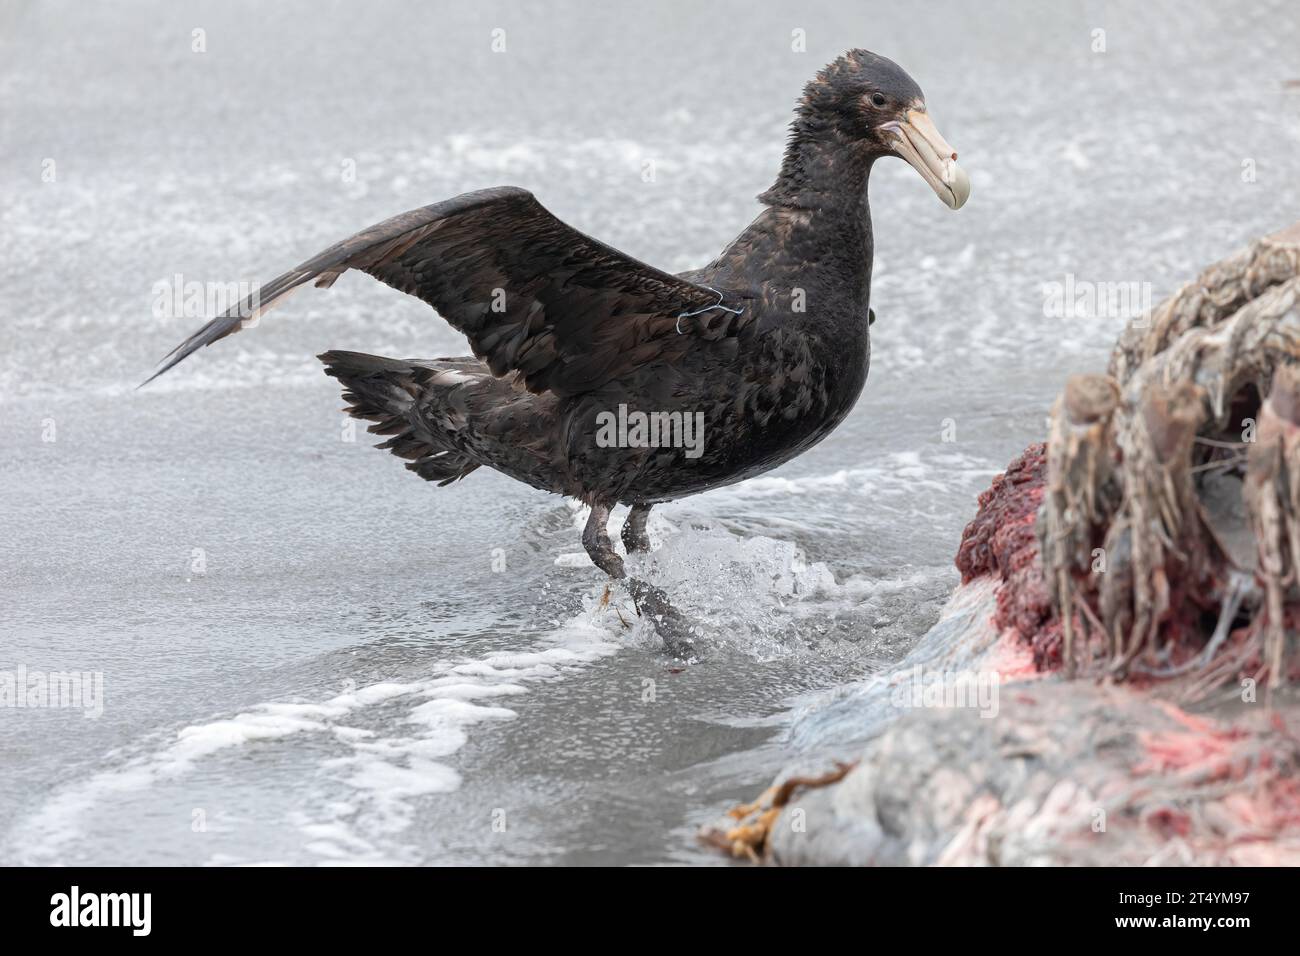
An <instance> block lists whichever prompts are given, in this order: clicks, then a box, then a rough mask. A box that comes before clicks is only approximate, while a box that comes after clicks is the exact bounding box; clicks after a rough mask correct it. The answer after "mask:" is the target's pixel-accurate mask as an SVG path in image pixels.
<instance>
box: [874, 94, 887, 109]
mask: <svg viewBox="0 0 1300 956" xmlns="http://www.w3.org/2000/svg"><path fill="white" fill-rule="evenodd" d="M871 105H872V106H874V107H876V109H880V107H882V106H884V105H885V94H884V93H872V94H871Z"/></svg>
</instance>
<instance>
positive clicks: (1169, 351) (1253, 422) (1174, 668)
mask: <svg viewBox="0 0 1300 956" xmlns="http://www.w3.org/2000/svg"><path fill="white" fill-rule="evenodd" d="M1297 364H1300V225H1297V226H1295V227H1293V228H1291V229H1289V230H1287V231H1285V232H1282V233H1278V234H1277V235H1274V236H1270V237H1268V238H1265V239H1261V240H1259V241H1258V242H1255V243H1254V244H1252V245H1251V246H1250V247H1249V248H1248V249H1246V250H1243V251H1242V252H1239V253H1237V254H1235V255H1233V256H1230V257H1229V258H1227V259H1225V260H1224V261H1222V262H1220V263H1218V264H1216V265H1214V266H1211V267H1210V268H1209V269H1207V270H1205V272H1203V273H1202V274H1201V276H1200V277H1199V278H1198V279H1197V280H1196V281H1195V282H1192V283H1189V284H1188V285H1186V286H1184V287H1183V288H1182V289H1180V290H1179V291H1178V292H1177V293H1175V294H1174V296H1172V297H1171V298H1170V299H1169V300H1168V301H1166V302H1163V303H1161V304H1160V305H1159V306H1157V307H1156V308H1154V309H1153V310H1152V311H1151V312H1150V313H1148V315H1146V316H1144V318H1143V320H1141V321H1139V322H1137V323H1134V325H1133V326H1131V327H1130V328H1129V329H1128V330H1126V331H1125V333H1124V334H1123V335H1122V336H1121V337H1120V341H1119V343H1118V344H1117V346H1116V348H1115V351H1114V353H1113V354H1112V357H1111V363H1110V374H1109V375H1104V376H1103V375H1086V376H1075V377H1074V378H1072V379H1070V380H1069V381H1068V382H1067V384H1066V388H1065V391H1064V393H1063V394H1062V395H1061V397H1060V399H1058V401H1057V402H1056V404H1055V406H1054V407H1053V409H1052V424H1051V431H1050V435H1049V440H1048V488H1047V492H1046V494H1045V496H1044V501H1043V507H1042V511H1041V513H1040V515H1039V521H1038V533H1039V540H1040V545H1041V553H1042V559H1043V571H1044V576H1045V579H1046V583H1047V586H1048V589H1049V594H1050V597H1051V603H1052V607H1053V611H1054V615H1055V618H1056V620H1058V621H1059V622H1060V624H1061V627H1062V633H1063V635H1064V640H1063V650H1062V657H1063V664H1064V667H1065V669H1066V672H1067V674H1070V675H1073V674H1074V673H1076V672H1077V671H1079V670H1082V671H1083V672H1084V673H1094V674H1098V675H1109V676H1111V677H1112V678H1114V679H1123V678H1125V677H1128V676H1129V675H1130V674H1132V673H1134V672H1138V673H1142V674H1147V675H1158V676H1165V675H1171V674H1182V673H1184V672H1185V671H1186V669H1187V668H1186V667H1183V666H1179V665H1177V662H1176V660H1175V659H1176V658H1178V657H1180V656H1181V657H1183V658H1184V659H1191V658H1192V657H1194V656H1195V652H1196V651H1198V650H1199V649H1200V646H1203V645H1204V644H1205V642H1206V641H1207V640H1209V639H1210V637H1211V635H1209V634H1207V633H1204V630H1205V629H1204V628H1191V627H1190V626H1189V624H1188V622H1189V621H1195V620H1200V619H1201V618H1203V617H1205V616H1208V615H1216V616H1217V617H1218V618H1219V619H1220V621H1219V625H1218V626H1217V627H1216V628H1215V629H1214V634H1213V637H1214V639H1215V640H1217V642H1218V643H1219V644H1220V645H1223V647H1224V651H1225V653H1226V654H1227V655H1228V658H1229V659H1230V660H1232V661H1234V662H1236V664H1237V667H1236V668H1235V670H1230V669H1225V668H1224V667H1222V666H1221V665H1222V664H1223V660H1222V659H1220V658H1218V657H1215V658H1214V660H1213V661H1211V662H1210V664H1208V665H1207V667H1204V668H1201V669H1200V672H1199V673H1198V674H1197V675H1196V677H1195V679H1194V680H1193V681H1192V682H1191V683H1189V686H1195V687H1196V689H1197V691H1198V692H1203V691H1204V690H1205V689H1206V688H1207V686H1208V685H1207V684H1206V683H1205V680H1204V678H1205V677H1206V676H1207V673H1208V672H1209V671H1213V673H1214V674H1215V676H1216V678H1217V679H1219V680H1224V679H1229V678H1230V677H1232V676H1233V674H1234V673H1235V672H1236V671H1237V670H1240V669H1241V666H1245V665H1247V664H1248V663H1249V661H1250V659H1251V655H1250V654H1249V653H1243V652H1242V651H1243V646H1244V645H1246V644H1249V643H1250V642H1252V641H1254V642H1257V643H1256V646H1258V647H1262V648H1263V659H1262V660H1260V661H1259V662H1258V664H1259V668H1258V669H1259V672H1260V674H1267V676H1268V678H1269V681H1270V684H1276V683H1279V682H1281V681H1283V680H1284V679H1285V676H1286V674H1285V671H1286V657H1287V655H1286V620H1285V613H1286V608H1287V607H1288V603H1289V602H1290V604H1292V605H1294V600H1293V599H1294V598H1295V597H1296V596H1297V594H1300V588H1298V587H1297V585H1298V583H1300V576H1298V574H1297V568H1298V567H1300V372H1296V371H1293V369H1292V366H1294V365H1297ZM1260 396H1267V401H1266V402H1265V403H1264V405H1263V408H1260ZM1222 475H1231V476H1234V477H1240V476H1244V484H1243V488H1242V494H1243V495H1244V501H1245V505H1246V509H1245V510H1246V514H1247V515H1248V523H1249V531H1250V533H1252V534H1253V536H1254V538H1255V542H1256V546H1257V549H1258V558H1257V559H1256V560H1255V562H1254V567H1253V568H1250V567H1242V564H1243V561H1242V560H1241V557H1240V554H1239V552H1240V548H1239V547H1237V548H1233V547H1231V546H1230V543H1231V542H1230V540H1229V539H1231V538H1232V537H1233V534H1232V532H1233V528H1231V527H1227V526H1225V522H1224V519H1223V516H1222V515H1220V514H1217V513H1215V514H1213V515H1211V514H1210V513H1209V511H1208V510H1207V508H1208V507H1210V506H1208V505H1207V501H1208V500H1209V499H1211V498H1212V497H1213V496H1212V495H1211V494H1210V493H1209V488H1210V486H1211V485H1212V484H1213V481H1211V479H1212V478H1213V479H1216V480H1217V478H1218V477H1219V476H1222ZM1238 523H1240V519H1238ZM1243 530H1244V529H1243ZM1097 547H1100V548H1102V552H1101V568H1102V569H1101V570H1098V569H1097V568H1096V567H1095V565H1096V564H1097V562H1096V561H1095V560H1094V558H1093V555H1094V553H1095V551H1094V549H1096V548H1097ZM1234 553H1235V554H1234ZM1225 606H1226V607H1227V610H1226V611H1225ZM1239 613H1243V614H1246V615H1247V616H1248V617H1249V619H1250V623H1249V626H1248V628H1247V629H1246V630H1245V631H1243V632H1242V633H1241V634H1239V635H1238V638H1239V639H1238V640H1236V641H1235V642H1230V641H1227V640H1226V639H1225V637H1224V634H1226V633H1232V632H1234V628H1233V626H1232V625H1233V623H1234V621H1233V618H1235V617H1236V615H1237V614H1239ZM1098 625H1100V626H1098ZM1193 630H1196V631H1197V633H1195V634H1192V633H1191V631H1193ZM1080 636H1082V638H1083V640H1082V646H1080V640H1079V638H1080ZM1197 641H1199V642H1200V644H1199V645H1196V642H1197ZM1229 645H1231V646H1229ZM1216 649H1217V648H1216Z"/></svg>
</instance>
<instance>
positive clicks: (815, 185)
mask: <svg viewBox="0 0 1300 956" xmlns="http://www.w3.org/2000/svg"><path fill="white" fill-rule="evenodd" d="M871 162H872V160H871V157H866V156H856V155H854V154H853V153H852V152H851V151H850V150H848V149H845V148H843V147H837V146H835V145H826V144H825V143H824V141H821V140H818V139H816V138H812V137H809V136H805V135H801V134H800V131H799V129H798V127H797V126H796V128H795V129H793V130H792V132H791V137H790V144H789V146H788V147H787V149H786V154H785V160H784V162H783V163H782V165H781V173H780V175H779V176H778V177H777V180H776V182H775V183H774V184H773V185H772V187H771V188H770V189H768V190H767V191H766V192H764V193H762V194H761V195H760V196H759V197H758V199H759V201H760V202H762V203H763V204H764V205H765V206H766V207H767V208H766V209H765V210H763V212H762V213H760V214H759V216H758V218H757V219H755V220H754V221H753V222H752V223H751V224H750V225H749V227H748V228H747V229H746V230H745V231H744V232H742V233H741V234H740V235H739V236H737V237H736V239H735V240H734V241H733V242H732V243H731V245H729V246H728V247H727V249H726V250H725V251H724V252H723V253H722V255H721V256H719V257H718V259H717V260H715V261H714V263H713V265H712V266H711V267H710V271H711V272H712V273H713V274H714V276H715V278H716V281H717V282H719V283H720V284H723V285H727V284H731V282H730V281H729V280H732V281H734V280H743V281H746V282H747V283H748V284H750V285H762V286H766V287H768V288H769V289H772V288H776V289H779V288H782V287H790V288H795V287H797V288H802V289H804V290H805V291H806V292H807V294H808V295H812V294H813V290H816V292H817V293H818V295H819V297H820V298H821V301H823V302H826V301H827V300H828V298H830V297H833V298H834V300H835V301H836V302H837V303H841V304H844V305H847V306H850V307H856V308H860V309H861V312H862V315H863V318H864V321H865V317H866V311H867V305H868V298H869V295H870V288H871V257H872V251H873V244H872V235H871V210H870V207H869V205H868V202H867V180H868V178H869V176H870V174H871ZM735 284H741V282H735Z"/></svg>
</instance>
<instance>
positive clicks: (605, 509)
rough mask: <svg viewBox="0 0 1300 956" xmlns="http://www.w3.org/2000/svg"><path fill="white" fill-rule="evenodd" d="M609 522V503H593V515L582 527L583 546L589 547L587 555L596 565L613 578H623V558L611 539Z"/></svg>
mask: <svg viewBox="0 0 1300 956" xmlns="http://www.w3.org/2000/svg"><path fill="white" fill-rule="evenodd" d="M608 524H609V505H603V504H593V505H592V506H591V517H589V518H588V519H587V526H586V527H585V528H583V529H582V546H583V547H584V548H586V549H587V555H588V557H590V558H591V561H592V563H593V564H594V565H596V567H598V568H600V569H601V570H602V571H604V572H605V573H606V574H608V575H609V576H610V577H611V578H621V577H623V576H624V575H623V559H622V558H620V557H619V556H618V554H617V553H615V551H614V545H613V544H612V543H611V542H610V540H609V530H608V529H607V528H606V527H605V526H606V525H608Z"/></svg>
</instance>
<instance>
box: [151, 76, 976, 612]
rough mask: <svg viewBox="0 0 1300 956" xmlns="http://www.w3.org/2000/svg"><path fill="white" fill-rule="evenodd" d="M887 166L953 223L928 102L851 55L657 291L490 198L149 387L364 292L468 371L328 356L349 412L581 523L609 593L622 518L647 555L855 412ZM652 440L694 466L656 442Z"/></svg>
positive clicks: (325, 280)
mask: <svg viewBox="0 0 1300 956" xmlns="http://www.w3.org/2000/svg"><path fill="white" fill-rule="evenodd" d="M883 156H901V157H902V158H903V159H905V160H906V161H907V162H908V163H910V164H911V165H912V166H914V167H915V168H916V170H917V171H918V172H919V173H920V174H921V176H922V177H923V178H924V179H925V181H926V182H927V183H929V184H930V186H931V188H933V189H934V191H935V192H936V193H937V194H938V195H939V198H940V199H942V200H943V201H944V203H946V204H947V205H948V206H949V207H951V208H953V209H957V208H959V207H960V206H961V205H962V204H963V203H964V202H965V201H966V198H967V196H968V195H969V194H970V181H969V180H968V179H967V177H966V174H965V173H964V172H963V171H962V169H961V167H959V166H958V165H957V164H956V159H957V154H956V153H955V152H954V151H953V149H952V147H951V146H949V145H948V144H947V143H946V142H945V141H944V139H943V137H942V136H940V135H939V132H938V130H937V129H935V126H934V124H933V123H932V122H931V121H930V117H929V114H928V112H927V110H926V103H925V98H924V96H923V95H922V93H921V89H920V87H919V86H917V85H916V83H915V82H914V81H913V80H912V78H911V77H910V76H908V75H907V73H905V72H904V71H903V70H902V69H900V68H899V67H898V66H897V65H896V64H894V63H893V62H891V61H890V60H887V59H885V58H884V57H880V56H877V55H875V54H874V53H870V52H868V51H866V50H852V51H850V52H848V53H846V54H844V55H843V56H841V57H840V58H839V59H837V60H835V62H833V63H831V64H830V65H828V66H827V67H825V68H824V69H823V70H821V72H819V73H818V74H817V76H816V77H815V78H814V79H813V80H812V82H810V83H809V84H808V85H807V87H806V88H805V89H804V95H803V98H802V99H801V100H800V102H799V104H798V107H797V109H796V115H795V118H794V121H793V122H792V124H791V127H790V137H789V142H788V144H787V147H786V150H785V158H784V161H783V162H782V165H781V171H780V174H779V175H778V176H777V179H776V182H775V183H774V184H773V185H772V187H771V188H770V189H768V190H767V191H766V192H764V193H762V194H761V195H760V196H759V197H758V198H759V201H760V202H761V203H762V204H763V206H764V208H763V211H762V212H761V213H760V214H759V216H758V217H757V218H756V219H755V220H754V221H753V222H752V223H751V224H750V225H749V226H748V227H747V228H746V229H745V230H744V231H743V232H742V233H741V234H740V235H739V236H738V237H737V238H736V239H735V240H733V241H732V243H731V244H730V245H729V246H727V248H726V249H724V250H723V251H722V254H721V255H719V256H718V258H717V259H715V260H714V261H713V262H712V263H710V264H709V265H707V266H705V267H704V268H703V269H697V270H695V271H693V272H686V273H682V274H680V275H670V274H668V273H666V272H661V271H659V270H658V269H656V268H654V267H653V266H649V265H646V264H645V263H642V262H638V261H637V260H636V259H633V258H632V257H631V256H628V255H624V254H623V253H622V252H619V251H618V250H617V249H613V248H611V247H610V246H607V245H605V244H604V243H601V242H599V241H597V240H595V239H592V238H591V237H589V236H586V235H583V234H582V233H581V232H579V231H578V230H576V229H573V228H572V227H570V226H568V225H566V224H565V223H563V222H561V221H560V220H559V219H557V218H555V216H553V215H551V213H549V212H548V211H547V210H546V209H545V208H544V207H543V206H542V205H541V204H540V203H539V202H538V201H537V200H536V199H535V198H533V195H532V194H531V193H529V192H527V191H526V190H523V189H518V188H514V187H509V186H506V187H501V188H497V189H485V190H480V191H478V192H471V193H465V194H464V195H461V196H457V197H456V198H454V199H449V200H447V201H445V202H440V203H435V204H434V205H432V206H425V207H423V208H421V209H415V210H412V211H411V212H406V213H402V214H401V215H399V216H394V217H393V218H392V219H388V220H385V221H384V222H381V223H379V224H378V225H375V226H371V227H370V228H369V229H366V230H364V231H362V232H359V233H357V234H356V235H354V236H352V237H350V238H348V239H344V240H343V241H342V242H340V243H338V244H337V245H334V246H331V247H330V248H329V249H326V250H325V251H324V252H322V253H320V255H317V256H315V257H314V258H312V259H308V260H307V261H306V262H304V263H303V264H302V265H300V266H298V267H297V268H296V269H294V270H292V271H290V272H287V273H285V274H284V275H282V276H280V277H279V278H277V279H275V280H274V281H273V282H271V283H270V284H269V285H267V286H265V287H263V288H262V289H260V290H258V292H257V293H256V294H255V295H254V296H253V297H250V298H249V299H248V300H245V301H244V302H242V303H240V304H239V305H238V306H236V307H235V308H233V309H231V310H230V311H228V312H227V313H225V314H223V315H221V316H218V317H217V318H215V319H213V320H211V321H210V322H208V323H207V324H206V325H205V326H203V328H201V329H200V330H199V331H197V332H196V333H194V334H193V335H192V336H190V337H189V338H188V339H186V340H185V341H184V342H183V343H181V345H179V346H178V347H177V348H176V349H175V350H174V351H173V352H172V353H171V354H170V355H168V356H167V358H166V359H165V360H164V364H163V365H162V367H161V368H160V369H159V370H158V372H156V373H155V376H154V377H156V376H157V375H161V374H162V373H163V372H165V371H167V369H169V368H171V367H172V366H173V365H175V364H176V363H178V362H180V361H181V360H182V359H184V358H185V357H186V356H188V355H190V353H192V352H194V351H196V350H197V349H199V348H200V347H202V346H206V345H211V344H212V343H213V342H216V341H217V340H218V339H222V338H225V337H226V336H227V335H230V334H231V333H234V332H238V331H239V330H240V329H241V328H242V327H243V326H244V325H246V324H251V323H250V317H255V316H257V315H260V314H261V313H262V312H263V311H265V310H266V309H269V308H271V307H272V306H274V305H276V304H277V303H278V302H279V301H280V300H281V299H283V298H284V297H285V296H286V295H287V294H288V293H290V292H292V291H293V290H294V289H296V288H298V287H299V286H302V285H304V284H305V283H308V282H314V283H315V284H316V285H317V286H321V287H329V286H330V285H332V284H333V283H334V281H335V280H336V279H338V277H339V276H340V275H342V274H343V273H344V272H346V271H347V270H349V269H359V270H361V271H362V272H366V273H368V274H369V275H371V276H374V277H375V278H376V279H379V280H380V281H381V282H384V283H386V284H388V285H390V286H392V287H393V288H395V289H399V290H401V291H402V292H406V293H408V294H410V295H413V296H416V297H418V298H420V299H423V300H424V301H425V302H427V303H428V304H429V305H431V306H433V307H434V308H435V309H436V310H437V311H438V313H439V314H440V315H441V316H442V317H443V318H444V319H446V320H447V321H448V322H450V323H451V324H452V325H453V326H454V327H455V328H456V329H458V330H459V331H461V332H463V333H464V334H465V335H466V336H467V337H468V339H469V344H470V348H471V349H472V350H473V352H474V357H472V358H471V357H468V356H466V357H461V358H436V359H392V358H382V357H380V356H376V355H366V354H362V353H358V352H341V351H330V352H325V353H324V354H322V355H321V356H320V359H321V361H322V362H324V363H325V371H326V373H327V374H329V375H332V376H334V377H335V378H337V379H338V380H339V381H340V382H341V383H342V384H343V388H344V391H343V397H344V398H345V400H347V401H348V402H349V403H350V407H349V408H348V409H347V410H348V411H349V412H350V413H351V414H352V415H354V416H355V417H357V418H361V419H366V420H368V421H370V422H373V424H372V425H371V426H370V428H369V430H370V431H371V432H374V433H376V434H379V435H387V436H389V438H388V440H387V441H385V442H383V443H382V444H380V445H379V447H380V448H387V449H389V450H391V451H392V452H393V453H394V454H395V455H398V456H399V457H401V458H404V459H406V460H407V461H408V464H407V466H406V467H407V468H409V469H411V470H412V471H414V472H415V473H416V474H417V475H419V476H420V477H422V478H425V479H427V480H429V481H437V482H438V483H439V484H446V483H448V482H451V481H455V480H457V479H459V478H463V477H465V476H466V475H468V474H469V473H470V472H472V471H474V470H475V469H476V468H479V467H481V466H487V467H489V468H495V469H496V470H497V471H500V472H503V473H504V474H507V475H509V476H510V477H512V478H516V479H518V480H519V481H523V482H527V483H528V484H530V485H532V486H534V487H536V488H541V489H543V490H545V491H551V492H555V493H556V494H561V495H568V496H572V497H574V498H578V499H581V500H582V501H584V502H586V503H587V504H588V505H590V506H591V517H590V518H589V519H588V521H587V525H586V529H585V530H584V531H583V534H582V542H583V545H584V547H585V548H586V550H587V553H588V554H589V555H590V556H591V559H592V561H594V562H595V564H596V565H597V567H599V568H601V569H602V570H603V571H605V572H606V573H607V574H609V575H610V576H611V577H614V578H622V577H624V569H623V560H622V558H621V557H619V555H618V554H617V553H616V552H615V550H614V548H613V546H612V544H611V543H610V539H609V534H608V531H607V528H606V525H607V523H608V520H609V514H610V509H611V508H612V507H613V506H614V505H615V504H626V505H630V506H631V511H630V513H629V515H628V518H627V521H626V522H625V524H624V526H623V532H622V537H623V542H624V544H625V545H626V547H627V550H628V551H629V552H631V551H636V550H641V549H645V548H647V547H648V546H649V541H648V538H647V536H646V532H645V525H646V518H647V516H648V515H649V513H650V509H651V507H652V506H653V505H654V504H656V503H658V502H662V501H670V500H672V499H674V498H680V497H682V496H684V495H691V494H696V493H698V492H701V491H707V490H709V489H711V488H717V487H719V486H721V485H726V484H730V483H732V482H736V481H741V480H743V479H745V478H749V477H752V476H754V475H757V474H759V473H761V472H764V471H767V470H768V469H770V468H775V467H776V466H777V465H780V464H782V463H783V462H786V461H789V460H790V459H791V458H793V457H795V456H796V455H798V454H800V453H801V452H803V451H805V450H807V449H808V448H810V447H812V446H813V445H814V444H816V443H817V442H818V441H820V440H821V439H822V438H824V437H826V435H827V434H829V433H830V431H831V430H832V429H833V428H834V427H835V426H836V425H837V424H839V422H840V421H841V420H842V419H843V418H844V416H845V415H847V414H848V412H849V410H850V409H851V408H852V407H853V404H854V402H856V400H857V398H858V394H859V392H861V391H862V387H863V384H864V383H865V382H866V378H867V367H868V364H869V361H870V355H871V339H870V333H869V330H868V326H869V323H870V317H871V312H870V308H869V301H870V292H871V259H872V236H871V216H870V211H869V208H868V204H867V178H868V176H869V174H870V172H871V167H872V165H873V164H874V163H875V161H876V160H877V159H879V158H881V157H883ZM150 380H152V378H151V379H150ZM616 415H617V416H619V419H618V420H619V422H620V427H618V428H616V429H611V428H610V427H609V426H610V425H611V422H612V421H613V420H614V416H616ZM637 415H639V416H641V417H640V418H639V419H637V420H635V421H634V427H632V428H630V429H629V428H627V427H625V426H626V423H627V421H628V419H629V418H631V417H634V416H637ZM647 425H648V427H647ZM693 425H698V428H695V429H690V428H689V426H693ZM661 430H662V432H664V433H666V434H668V435H669V436H670V437H672V438H677V439H680V438H681V437H682V436H683V435H686V437H688V438H689V439H690V441H689V447H683V442H681V441H664V440H651V439H652V438H659V439H662V438H663V435H655V434H654V433H655V432H660V431H661ZM647 433H649V434H647ZM631 584H632V585H634V587H633V594H634V596H639V598H640V604H641V606H643V607H644V606H646V605H649V606H650V607H651V609H652V614H664V613H668V612H669V611H670V610H671V608H670V607H669V606H668V605H667V604H666V601H664V599H663V598H664V596H663V595H662V594H661V593H660V592H658V591H657V589H654V588H649V587H647V586H645V585H642V584H638V582H631Z"/></svg>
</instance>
